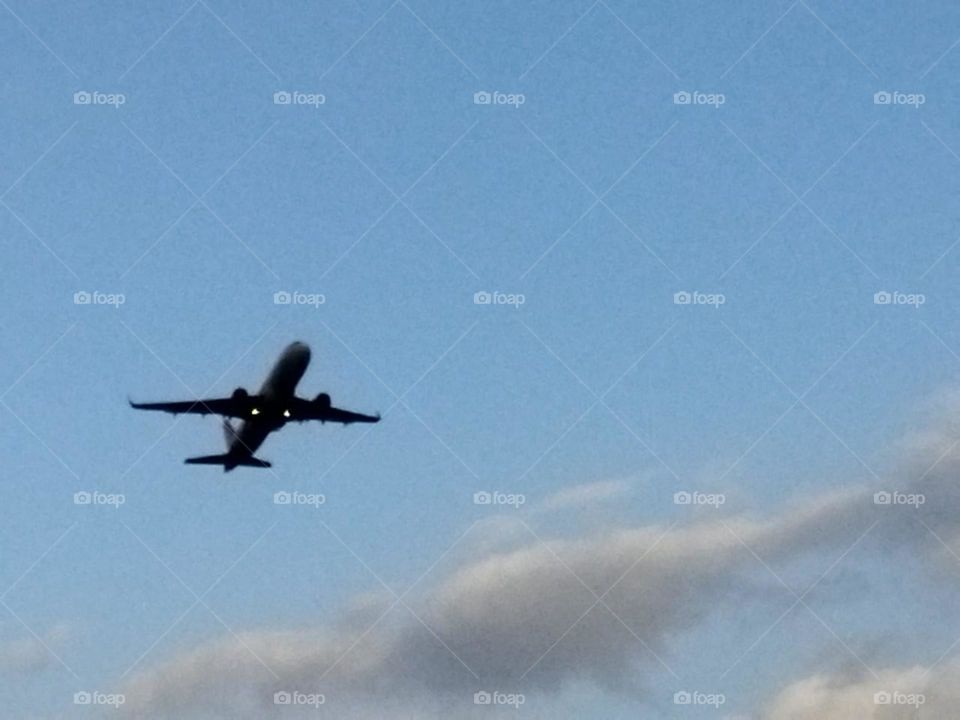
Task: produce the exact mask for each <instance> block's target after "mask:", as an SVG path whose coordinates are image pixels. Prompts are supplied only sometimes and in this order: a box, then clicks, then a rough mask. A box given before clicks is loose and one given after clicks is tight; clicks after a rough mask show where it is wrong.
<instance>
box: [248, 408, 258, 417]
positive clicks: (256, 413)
mask: <svg viewBox="0 0 960 720" xmlns="http://www.w3.org/2000/svg"><path fill="white" fill-rule="evenodd" d="M250 414H251V415H259V414H260V411H259V410H257V408H253V410H251V411H250Z"/></svg>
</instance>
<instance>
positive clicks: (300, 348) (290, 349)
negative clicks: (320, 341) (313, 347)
mask: <svg viewBox="0 0 960 720" xmlns="http://www.w3.org/2000/svg"><path fill="white" fill-rule="evenodd" d="M287 353H289V354H291V355H296V356H297V357H300V358H303V360H305V361H307V362H309V361H310V346H309V345H307V344H306V343H305V342H300V341H299V340H297V341H295V342H292V343H290V345H288V346H287Z"/></svg>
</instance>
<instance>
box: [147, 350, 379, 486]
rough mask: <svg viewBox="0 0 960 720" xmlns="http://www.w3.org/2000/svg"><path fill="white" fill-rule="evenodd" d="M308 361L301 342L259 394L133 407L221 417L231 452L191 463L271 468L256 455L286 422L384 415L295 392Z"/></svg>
mask: <svg viewBox="0 0 960 720" xmlns="http://www.w3.org/2000/svg"><path fill="white" fill-rule="evenodd" d="M309 364H310V348H309V347H307V345H306V344H304V343H302V342H294V343H290V345H288V346H287V347H286V348H285V349H284V351H283V353H282V354H281V355H280V359H279V360H277V363H276V365H274V366H273V370H271V371H270V374H269V375H268V376H267V379H266V381H265V382H264V383H263V386H262V387H261V388H260V392H259V393H257V394H256V395H250V394H249V393H248V392H247V391H246V390H245V389H243V388H242V387H238V388H237V389H236V390H234V391H233V394H232V395H231V396H230V397H228V398H212V399H208V400H186V401H183V402H156V403H135V402H133V401H132V400H130V401H129V402H130V406H131V407H133V408H136V409H137V410H162V411H163V412H168V413H173V414H174V415H178V414H180V413H193V414H196V415H209V414H211V413H212V414H214V415H222V416H223V432H224V436H225V438H226V441H227V452H226V453H224V454H222V455H201V456H200V457H192V458H187V459H186V460H184V462H185V463H187V464H190V465H222V466H223V471H224V472H230V471H231V470H233V469H234V468H235V467H237V466H239V465H243V466H245V467H259V468H268V467H270V463H269V462H267V461H266V460H261V459H260V458H256V457H254V456H253V453H254V452H256V450H257V448H259V447H260V446H261V445H262V444H263V441H264V440H266V439H267V435H269V434H270V433H272V432H274V431H275V430H279V429H280V428H282V427H283V426H284V425H286V424H287V423H288V422H294V421H296V422H303V421H304V420H319V421H320V422H322V423H327V422H338V423H343V424H344V425H349V424H350V423H355V422H361V423H375V422H379V421H380V415H379V414H377V415H364V414H363V413H357V412H351V411H350V410H342V409H340V408H337V407H333V405H331V404H330V396H329V395H328V394H327V393H320V394H319V395H317V397H315V398H314V399H313V400H307V399H305V398H298V397H297V396H296V393H295V391H296V388H297V383H298V382H300V378H302V377H303V374H304V373H305V372H306V370H307V365H309ZM230 418H238V419H240V420H241V421H242V422H241V424H240V426H239V427H235V426H234V425H232V424H231V423H230Z"/></svg>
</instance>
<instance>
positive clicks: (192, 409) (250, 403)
mask: <svg viewBox="0 0 960 720" xmlns="http://www.w3.org/2000/svg"><path fill="white" fill-rule="evenodd" d="M258 400H259V398H257V397H256V396H245V397H229V398H211V399H207V400H185V401H183V402H156V403H135V402H133V401H132V400H131V401H130V407H132V408H136V409H137V410H162V411H163V412H168V413H173V414H174V415H179V414H180V413H192V414H195V415H210V414H214V415H223V416H224V417H237V418H240V417H247V416H248V415H249V414H250V409H251V408H252V407H255V403H256V402H257V401H258Z"/></svg>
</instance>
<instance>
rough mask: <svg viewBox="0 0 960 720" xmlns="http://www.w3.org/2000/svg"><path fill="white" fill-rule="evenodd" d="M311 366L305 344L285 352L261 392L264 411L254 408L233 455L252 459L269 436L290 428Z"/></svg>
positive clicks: (237, 434) (244, 422) (232, 448)
mask: <svg viewBox="0 0 960 720" xmlns="http://www.w3.org/2000/svg"><path fill="white" fill-rule="evenodd" d="M309 364H310V348H309V347H307V346H306V345H305V344H304V343H301V342H294V343H290V345H288V346H287V347H286V348H285V349H284V351H283V353H281V355H280V358H279V359H278V360H277V363H276V364H275V365H274V366H273V369H272V370H271V371H270V374H269V375H268V376H267V379H266V380H265V381H264V383H263V386H262V387H261V388H260V393H259V395H260V397H261V398H262V399H263V402H262V403H261V405H262V407H260V406H258V407H255V408H253V409H252V410H251V414H250V416H249V417H247V418H245V419H243V420H242V421H241V424H240V427H239V428H237V429H236V430H235V431H234V434H233V438H232V440H231V441H230V442H229V454H230V455H232V456H235V457H236V458H238V459H239V458H246V457H252V456H253V454H254V453H255V452H256V451H257V448H259V447H260V446H261V445H262V444H263V441H264V440H266V439H267V435H269V434H270V433H272V432H273V431H274V430H279V429H280V428H282V427H283V426H284V425H285V424H286V422H287V415H288V414H289V404H290V402H291V401H292V400H293V398H294V396H295V393H296V390H297V384H298V383H299V382H300V378H302V377H303V374H304V373H305V372H306V371H307V366H308V365H309Z"/></svg>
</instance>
